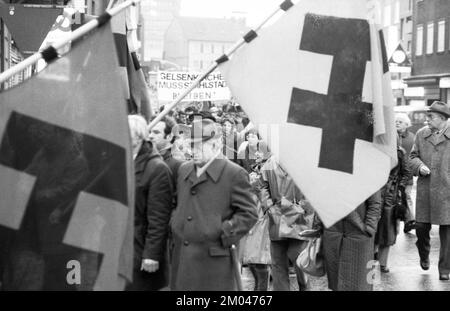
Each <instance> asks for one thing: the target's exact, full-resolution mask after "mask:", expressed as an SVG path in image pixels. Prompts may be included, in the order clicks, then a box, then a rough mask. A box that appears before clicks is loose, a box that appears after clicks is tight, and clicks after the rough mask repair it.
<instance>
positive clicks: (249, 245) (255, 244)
mask: <svg viewBox="0 0 450 311" xmlns="http://www.w3.org/2000/svg"><path fill="white" fill-rule="evenodd" d="M242 250H243V254H242V263H243V264H249V263H250V264H251V263H253V264H266V265H269V264H271V263H272V261H271V257H270V239H269V217H268V215H267V214H266V215H264V217H262V218H260V219H258V221H257V222H256V224H255V225H254V226H253V228H252V229H251V230H250V231H249V233H248V234H247V235H246V236H245V238H244V239H243V241H242Z"/></svg>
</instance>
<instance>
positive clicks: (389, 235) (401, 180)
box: [375, 148, 412, 246]
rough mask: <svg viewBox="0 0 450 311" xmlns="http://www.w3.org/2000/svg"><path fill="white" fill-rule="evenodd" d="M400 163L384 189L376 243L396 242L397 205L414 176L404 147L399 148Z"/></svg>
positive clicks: (387, 243) (391, 173)
mask: <svg viewBox="0 0 450 311" xmlns="http://www.w3.org/2000/svg"><path fill="white" fill-rule="evenodd" d="M397 157H398V164H397V166H396V167H394V168H393V169H392V170H391V172H390V174H389V178H388V182H387V183H386V185H385V186H384V187H383V189H382V200H383V207H382V210H381V219H380V221H379V222H378V229H377V234H376V237H375V244H377V245H380V246H391V245H394V244H395V241H396V238H397V234H398V231H397V229H398V225H397V219H396V217H395V214H394V212H395V206H396V205H397V203H398V201H399V200H401V197H400V192H403V195H404V189H405V187H406V185H407V183H408V181H409V179H410V178H411V176H412V172H411V170H410V167H409V165H408V158H407V156H406V154H405V150H404V149H403V148H398V149H397Z"/></svg>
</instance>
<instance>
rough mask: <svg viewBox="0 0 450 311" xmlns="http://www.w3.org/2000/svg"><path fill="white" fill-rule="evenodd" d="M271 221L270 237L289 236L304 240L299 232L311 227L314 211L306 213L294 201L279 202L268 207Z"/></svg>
mask: <svg viewBox="0 0 450 311" xmlns="http://www.w3.org/2000/svg"><path fill="white" fill-rule="evenodd" d="M269 217H270V220H271V222H272V224H271V226H270V236H271V238H272V239H277V238H290V239H297V240H304V238H302V237H301V236H300V233H301V232H302V231H304V230H308V229H311V227H312V224H313V221H314V213H310V214H306V212H305V210H304V209H303V208H302V207H301V205H299V204H296V203H289V204H280V205H277V206H272V207H271V208H270V209H269Z"/></svg>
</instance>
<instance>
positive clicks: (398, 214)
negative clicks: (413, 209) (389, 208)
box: [394, 187, 409, 221]
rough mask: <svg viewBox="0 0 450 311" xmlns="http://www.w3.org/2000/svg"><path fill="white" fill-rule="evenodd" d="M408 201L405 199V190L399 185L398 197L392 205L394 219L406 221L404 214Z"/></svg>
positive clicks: (406, 210) (406, 211)
mask: <svg viewBox="0 0 450 311" xmlns="http://www.w3.org/2000/svg"><path fill="white" fill-rule="evenodd" d="M408 211H409V208H408V201H407V199H406V193H405V190H404V189H403V188H401V187H399V189H398V197H397V200H396V202H395V205H394V219H399V220H401V221H406V216H407V214H408Z"/></svg>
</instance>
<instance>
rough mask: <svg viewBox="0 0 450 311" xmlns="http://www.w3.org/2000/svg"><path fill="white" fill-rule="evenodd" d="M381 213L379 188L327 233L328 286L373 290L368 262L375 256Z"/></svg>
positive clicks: (342, 289) (346, 289)
mask: <svg viewBox="0 0 450 311" xmlns="http://www.w3.org/2000/svg"><path fill="white" fill-rule="evenodd" d="M380 214H381V193H380V192H379V191H378V192H376V193H375V194H373V195H372V196H371V197H370V198H368V199H367V200H366V201H365V202H364V203H362V204H361V205H359V206H358V208H357V209H356V210H354V211H353V212H351V213H350V214H349V215H348V216H347V217H345V218H344V219H343V220H340V221H339V222H337V223H336V224H334V225H333V226H331V227H330V228H327V229H325V230H324V233H323V249H324V255H325V268H326V270H327V276H328V287H329V288H330V289H332V290H337V291H352V290H354V291H356V290H372V289H373V286H372V285H371V284H369V283H368V282H367V275H368V274H369V272H370V271H371V266H370V267H368V263H369V262H370V261H371V260H373V256H374V235H375V231H376V229H377V225H378V220H379V219H380Z"/></svg>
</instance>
